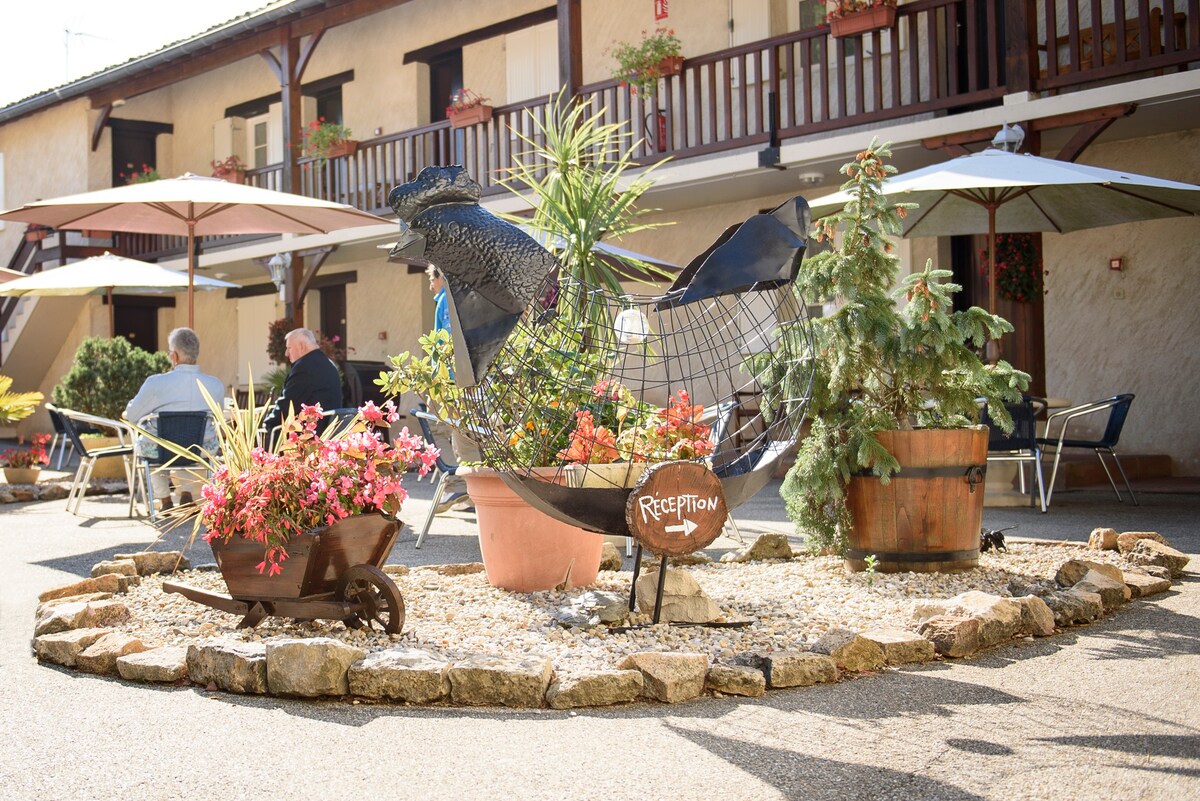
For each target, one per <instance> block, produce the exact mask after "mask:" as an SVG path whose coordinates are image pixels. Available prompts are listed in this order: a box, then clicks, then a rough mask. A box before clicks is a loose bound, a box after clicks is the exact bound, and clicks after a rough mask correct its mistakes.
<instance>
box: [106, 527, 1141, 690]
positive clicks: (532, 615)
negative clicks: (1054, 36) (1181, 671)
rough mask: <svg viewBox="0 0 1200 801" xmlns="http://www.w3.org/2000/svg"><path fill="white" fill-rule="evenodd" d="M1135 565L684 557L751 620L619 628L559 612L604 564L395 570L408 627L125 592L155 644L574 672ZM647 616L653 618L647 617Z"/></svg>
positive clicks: (1043, 552) (746, 644) (1080, 554)
mask: <svg viewBox="0 0 1200 801" xmlns="http://www.w3.org/2000/svg"><path fill="white" fill-rule="evenodd" d="M1071 558H1083V559H1090V560H1093V561H1103V562H1109V563H1111V564H1115V565H1117V566H1119V567H1121V568H1122V569H1128V568H1129V565H1128V564H1127V563H1125V562H1124V560H1123V559H1122V558H1121V557H1120V556H1119V555H1118V554H1117V553H1115V552H1112V551H1094V550H1087V549H1086V548H1084V547H1083V546H1076V545H1066V544H1063V545H1045V544H1033V543H1013V544H1010V546H1009V550H1008V552H1006V553H1005V552H1001V553H998V554H997V553H985V554H983V555H982V556H981V558H980V567H979V568H977V569H975V570H971V571H967V572H964V573H952V574H951V573H946V574H940V573H896V574H887V575H885V574H876V575H873V576H871V575H867V574H863V573H859V574H854V575H849V574H847V573H846V572H845V571H844V569H843V567H842V563H841V560H840V559H837V558H835V557H814V556H799V557H796V558H795V559H792V560H790V561H784V562H781V561H775V562H753V563H714V564H711V565H701V566H695V567H688V568H683V569H686V570H688V571H689V572H690V573H691V574H692V576H693V577H694V578H695V579H696V581H697V582H698V583H699V584H700V587H701V588H702V589H703V590H704V591H705V592H706V593H707V594H708V595H709V597H711V598H712V600H713V601H714V602H715V603H716V604H717V606H718V607H719V608H720V609H721V611H722V613H723V615H724V620H726V621H730V622H732V621H749V625H747V626H745V627H742V628H709V627H702V626H667V625H657V626H648V627H645V628H640V629H635V630H632V631H627V632H623V633H614V632H612V631H610V630H608V629H607V628H606V627H604V626H599V627H596V628H591V629H565V628H563V627H561V626H560V625H559V624H558V623H557V622H555V621H554V619H553V612H554V610H555V609H557V608H558V607H561V606H563V605H565V604H567V603H569V602H570V601H571V600H572V599H573V598H576V597H578V596H579V595H581V594H583V593H585V592H587V591H589V590H593V589H601V590H609V591H612V592H617V593H621V594H624V595H626V596H628V592H629V582H630V579H631V573H630V572H629V571H622V572H619V573H601V574H600V577H599V579H598V581H597V582H596V583H595V584H593V585H591V586H590V587H585V588H580V589H575V590H571V591H567V592H559V591H550V592H539V593H531V594H519V593H512V592H507V591H504V590H499V589H496V588H495V587H492V586H491V585H489V584H488V583H487V578H486V576H485V575H484V574H483V573H473V574H469V575H462V576H443V575H441V574H440V573H438V572H436V571H435V570H433V569H430V568H428V567H416V568H413V569H412V571H411V573H410V574H409V575H407V576H393V577H392V578H393V579H394V580H395V582H396V585H397V586H398V587H399V588H400V592H401V593H402V594H403V596H404V603H405V607H406V613H407V617H406V620H405V624H404V631H403V632H402V633H401V634H399V635H391V636H389V635H387V634H383V633H381V632H379V631H378V630H376V631H375V632H366V631H362V630H353V629H347V628H346V627H345V626H344V625H343V624H342V623H341V622H338V621H314V622H306V623H301V622H297V621H294V620H291V619H286V618H274V617H272V618H267V619H266V620H265V621H263V622H262V623H260V624H259V626H258V627H257V628H254V629H238V628H237V623H238V620H239V618H238V617H237V616H235V615H230V614H226V613H224V612H219V611H217V610H215V609H212V608H210V607H207V606H204V605H202V604H199V603H196V602H194V601H190V600H188V599H186V598H184V597H183V596H181V595H177V594H174V593H164V592H163V591H162V578H161V577H159V576H152V577H148V578H146V579H144V580H143V582H142V584H141V585H140V586H138V587H136V588H134V589H133V590H131V591H130V592H129V594H128V595H127V596H126V597H125V598H124V599H123V600H124V602H125V604H126V605H127V606H128V607H129V610H130V613H131V615H132V618H131V620H130V622H129V623H127V624H125V625H124V626H122V627H121V628H122V629H124V630H127V631H129V632H130V633H132V634H135V635H136V636H137V637H139V638H140V639H141V640H142V641H143V642H144V643H145V644H147V645H149V646H159V645H187V644H189V643H192V642H197V641H199V640H201V639H205V638H209V637H227V638H233V639H240V640H246V641H258V642H262V641H266V640H270V639H272V638H279V637H316V636H323V637H335V638H337V639H339V640H342V641H344V642H347V643H350V644H353V645H356V646H359V647H362V648H365V649H367V650H368V651H373V650H380V649H384V648H389V647H395V646H396V645H403V646H411V647H419V648H423V649H426V650H428V651H431V652H435V653H438V654H441V655H443V656H445V657H447V658H449V659H458V658H461V657H464V656H467V655H471V654H495V655H507V656H514V655H518V654H525V653H529V654H538V655H541V656H544V657H547V658H549V659H550V660H551V661H552V662H553V664H554V666H555V669H556V670H557V671H559V672H560V673H564V674H572V673H577V672H581V671H586V670H595V669H605V668H611V667H613V666H614V665H615V664H616V663H617V662H618V661H620V659H621V658H622V657H623V656H624V655H626V654H630V653H634V652H637V651H679V652H693V653H703V654H706V655H707V656H708V657H709V659H710V660H712V661H714V662H717V661H728V660H729V659H731V658H732V657H733V656H735V655H736V654H738V653H743V652H747V651H778V650H788V649H796V648H803V647H804V646H805V644H806V643H811V642H812V641H814V640H815V639H817V638H818V637H820V636H821V635H822V634H823V633H824V632H826V631H828V630H830V629H837V628H846V629H851V630H854V631H865V630H868V629H872V628H879V627H881V626H894V627H900V628H912V627H913V626H912V622H911V613H912V608H913V604H914V603H915V602H916V601H918V600H921V599H926V598H949V597H952V596H954V595H957V594H959V593H962V592H966V591H968V590H982V591H984V592H990V593H994V594H997V595H1009V594H1011V593H1010V592H1009V581H1010V579H1013V578H1018V579H1020V580H1022V581H1024V582H1027V583H1031V582H1035V581H1039V580H1052V579H1053V578H1054V574H1055V572H1056V571H1057V569H1058V567H1059V566H1060V565H1061V564H1062V563H1063V562H1064V561H1066V560H1067V559H1071ZM171 580H172V581H174V582H177V583H185V584H190V585H192V586H195V587H198V588H202V589H207V590H211V591H216V592H224V591H225V585H224V582H223V581H222V579H221V575H220V573H216V572H208V571H190V572H186V573H181V574H177V575H175V576H173V577H171ZM647 620H648V618H647Z"/></svg>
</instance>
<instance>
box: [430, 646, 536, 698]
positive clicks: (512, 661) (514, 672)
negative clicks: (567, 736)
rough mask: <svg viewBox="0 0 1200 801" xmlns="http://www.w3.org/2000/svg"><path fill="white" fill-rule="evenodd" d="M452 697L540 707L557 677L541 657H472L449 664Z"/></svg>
mask: <svg viewBox="0 0 1200 801" xmlns="http://www.w3.org/2000/svg"><path fill="white" fill-rule="evenodd" d="M448 676H449V678H450V697H451V698H452V699H453V700H454V703H456V704H467V705H471V706H490V705H496V704H498V705H501V706H511V707H540V706H542V703H543V701H544V699H545V697H546V690H547V689H548V688H549V687H550V680H551V679H552V678H553V676H554V665H552V664H551V663H550V660H549V659H546V658H545V657H541V656H533V655H527V656H519V657H505V656H483V655H480V656H469V657H467V658H466V659H463V660H461V661H459V662H455V663H454V664H453V665H451V666H450V670H449V673H448Z"/></svg>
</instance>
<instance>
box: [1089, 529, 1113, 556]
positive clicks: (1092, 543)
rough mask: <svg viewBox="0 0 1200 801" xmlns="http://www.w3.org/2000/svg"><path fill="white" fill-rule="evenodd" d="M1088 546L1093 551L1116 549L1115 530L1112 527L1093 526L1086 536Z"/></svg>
mask: <svg viewBox="0 0 1200 801" xmlns="http://www.w3.org/2000/svg"><path fill="white" fill-rule="evenodd" d="M1088 547H1089V548H1091V549H1092V550H1093V551H1115V550H1117V530H1116V529H1113V528H1094V529H1092V533H1091V534H1090V535H1089V536H1088Z"/></svg>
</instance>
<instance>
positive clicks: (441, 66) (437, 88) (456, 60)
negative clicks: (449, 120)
mask: <svg viewBox="0 0 1200 801" xmlns="http://www.w3.org/2000/svg"><path fill="white" fill-rule="evenodd" d="M462 74H463V73H462V51H461V50H452V51H451V52H449V53H446V54H444V55H441V56H438V57H437V58H435V59H431V60H430V61H429V121H430V122H438V121H439V120H444V119H446V106H448V105H450V96H451V95H454V94H457V93H458V92H460V91H462V88H463V77H462Z"/></svg>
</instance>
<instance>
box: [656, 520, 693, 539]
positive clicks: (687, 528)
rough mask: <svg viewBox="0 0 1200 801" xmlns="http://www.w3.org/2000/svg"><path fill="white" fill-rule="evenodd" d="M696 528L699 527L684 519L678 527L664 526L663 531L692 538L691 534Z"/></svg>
mask: <svg viewBox="0 0 1200 801" xmlns="http://www.w3.org/2000/svg"><path fill="white" fill-rule="evenodd" d="M697 528H699V526H697V525H696V524H695V523H693V522H692V521H691V520H688V519H687V518H686V517H685V518H684V519H683V522H682V523H680V524H679V525H676V526H666V527H664V528H663V531H666V532H667V533H668V534H671V533H682V534H683V536H685V537H690V536H692V532H693V531H695V530H696V529H697Z"/></svg>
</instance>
